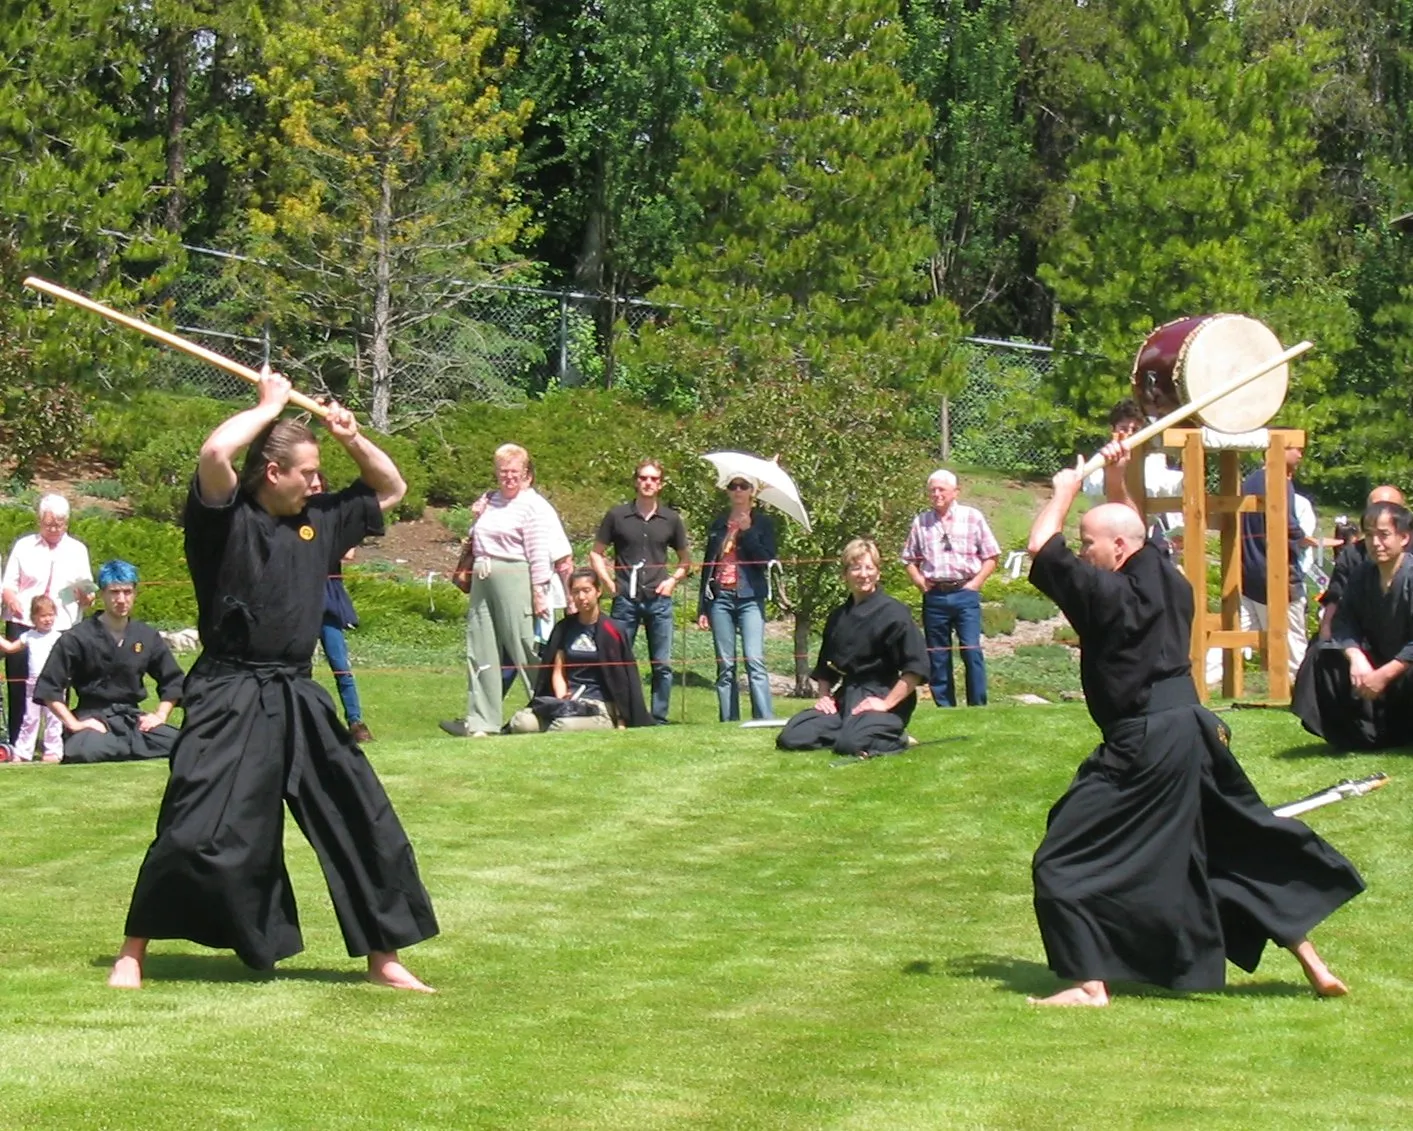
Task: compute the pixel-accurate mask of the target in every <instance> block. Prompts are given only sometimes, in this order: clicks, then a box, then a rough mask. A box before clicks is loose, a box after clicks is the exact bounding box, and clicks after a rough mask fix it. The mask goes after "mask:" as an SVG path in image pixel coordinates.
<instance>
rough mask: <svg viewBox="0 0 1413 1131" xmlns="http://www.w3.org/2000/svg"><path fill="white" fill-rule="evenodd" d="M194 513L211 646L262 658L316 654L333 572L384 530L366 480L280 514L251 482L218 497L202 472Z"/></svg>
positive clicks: (189, 545)
mask: <svg viewBox="0 0 1413 1131" xmlns="http://www.w3.org/2000/svg"><path fill="white" fill-rule="evenodd" d="M185 521H186V562H187V567H188V568H189V569H190V570H191V582H192V585H193V586H194V588H195V589H196V607H197V627H198V628H199V630H200V632H201V645H202V648H203V649H204V650H205V651H206V652H207V653H209V654H211V655H213V656H219V657H223V658H226V659H236V660H252V661H257V662H258V661H264V662H281V663H297V664H306V663H308V662H309V658H310V657H311V656H312V655H313V654H314V645H315V643H316V642H317V641H318V639H319V628H320V625H321V624H322V622H323V619H324V583H325V581H326V580H327V578H328V577H329V575H330V574H332V573H334V572H336V571H337V570H338V568H339V563H340V561H341V560H342V558H343V555H344V554H345V553H347V552H348V551H349V550H350V549H352V548H353V547H354V546H357V545H358V544H359V543H360V542H362V541H363V539H364V537H365V536H366V535H369V534H381V533H382V532H383V512H382V511H381V510H380V509H379V507H378V498H377V495H376V493H375V492H374V491H373V488H371V487H369V486H368V485H367V484H366V483H364V482H363V481H362V480H359V481H357V482H355V483H354V484H353V485H352V486H350V487H346V488H344V489H343V490H342V491H338V492H335V493H333V494H327V495H314V496H312V497H311V498H309V499H307V500H306V501H305V506H304V509H303V510H302V511H300V512H299V514H297V515H292V516H285V517H276V516H275V515H272V514H270V513H269V512H268V511H266V510H265V509H264V508H263V507H261V506H260V505H259V504H258V503H257V502H256V501H255V500H254V499H253V498H252V497H251V496H250V495H248V494H247V493H246V492H245V491H243V490H237V492H236V494H235V497H234V498H233V499H232V500H231V501H230V502H229V503H226V504H224V505H222V506H214V507H213V506H209V505H208V504H206V503H204V502H203V501H202V499H201V495H200V493H199V489H198V485H197V481H196V480H195V478H193V480H192V485H191V490H190V491H189V493H188V495H187V503H186V516H185Z"/></svg>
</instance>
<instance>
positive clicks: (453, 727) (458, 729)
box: [437, 719, 471, 738]
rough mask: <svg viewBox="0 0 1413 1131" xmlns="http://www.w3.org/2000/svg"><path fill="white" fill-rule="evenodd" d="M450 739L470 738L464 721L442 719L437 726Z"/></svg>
mask: <svg viewBox="0 0 1413 1131" xmlns="http://www.w3.org/2000/svg"><path fill="white" fill-rule="evenodd" d="M437 725H438V726H439V727H441V728H442V730H444V731H446V732H447V734H449V735H451V736H452V738H470V737H471V733H470V731H468V730H467V729H466V720H465V719H443V720H442V721H441V722H439V723H438V724H437Z"/></svg>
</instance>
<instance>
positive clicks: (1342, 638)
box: [1330, 554, 1413, 667]
mask: <svg viewBox="0 0 1413 1131" xmlns="http://www.w3.org/2000/svg"><path fill="white" fill-rule="evenodd" d="M1330 639H1331V641H1332V642H1333V643H1334V644H1335V646H1336V647H1339V648H1364V649H1365V650H1366V651H1368V653H1369V659H1370V660H1371V661H1372V662H1373V664H1374V666H1375V667H1382V666H1383V665H1384V664H1386V663H1388V662H1389V661H1390V660H1402V661H1403V662H1404V663H1405V664H1413V555H1410V554H1404V555H1403V561H1402V562H1401V563H1399V566H1398V572H1397V573H1395V574H1394V575H1393V583H1392V584H1391V585H1390V586H1389V587H1388V591H1387V592H1385V591H1384V588H1383V584H1382V582H1381V581H1380V580H1379V566H1378V563H1377V562H1375V561H1374V560H1373V559H1372V558H1371V559H1369V560H1367V561H1365V562H1363V563H1361V564H1360V565H1358V566H1356V567H1355V568H1354V569H1353V570H1352V571H1351V572H1350V574H1349V584H1348V585H1346V586H1345V588H1344V593H1343V594H1342V595H1341V596H1340V599H1339V608H1338V609H1336V610H1335V615H1334V627H1333V629H1332V630H1331V632H1330Z"/></svg>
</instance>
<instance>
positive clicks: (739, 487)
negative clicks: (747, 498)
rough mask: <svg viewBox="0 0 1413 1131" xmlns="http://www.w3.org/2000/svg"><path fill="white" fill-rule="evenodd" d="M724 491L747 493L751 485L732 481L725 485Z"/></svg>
mask: <svg viewBox="0 0 1413 1131" xmlns="http://www.w3.org/2000/svg"><path fill="white" fill-rule="evenodd" d="M726 489H727V490H728V491H749V490H750V489H751V485H750V484H749V483H744V482H742V481H741V480H740V479H733V480H732V481H731V482H730V483H728V484H726Z"/></svg>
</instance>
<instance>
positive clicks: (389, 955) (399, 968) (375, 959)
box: [368, 950, 437, 994]
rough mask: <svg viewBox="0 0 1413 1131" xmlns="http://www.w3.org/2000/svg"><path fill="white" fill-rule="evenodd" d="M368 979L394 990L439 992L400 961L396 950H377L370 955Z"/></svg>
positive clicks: (425, 992)
mask: <svg viewBox="0 0 1413 1131" xmlns="http://www.w3.org/2000/svg"><path fill="white" fill-rule="evenodd" d="M368 980H369V981H370V982H372V983H373V984H374V985H377V986H388V987H390V988H392V989H394V990H416V991H417V992H418V993H423V994H434V993H436V992H437V991H436V990H434V989H432V987H431V986H429V985H427V983H425V982H424V981H422V980H421V979H420V978H418V977H417V975H415V974H414V973H412V971H411V970H409V969H408V968H407V967H406V966H404V965H403V964H402V963H401V962H399V961H398V960H397V951H395V950H389V951H378V950H375V951H373V953H372V954H370V955H368Z"/></svg>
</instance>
